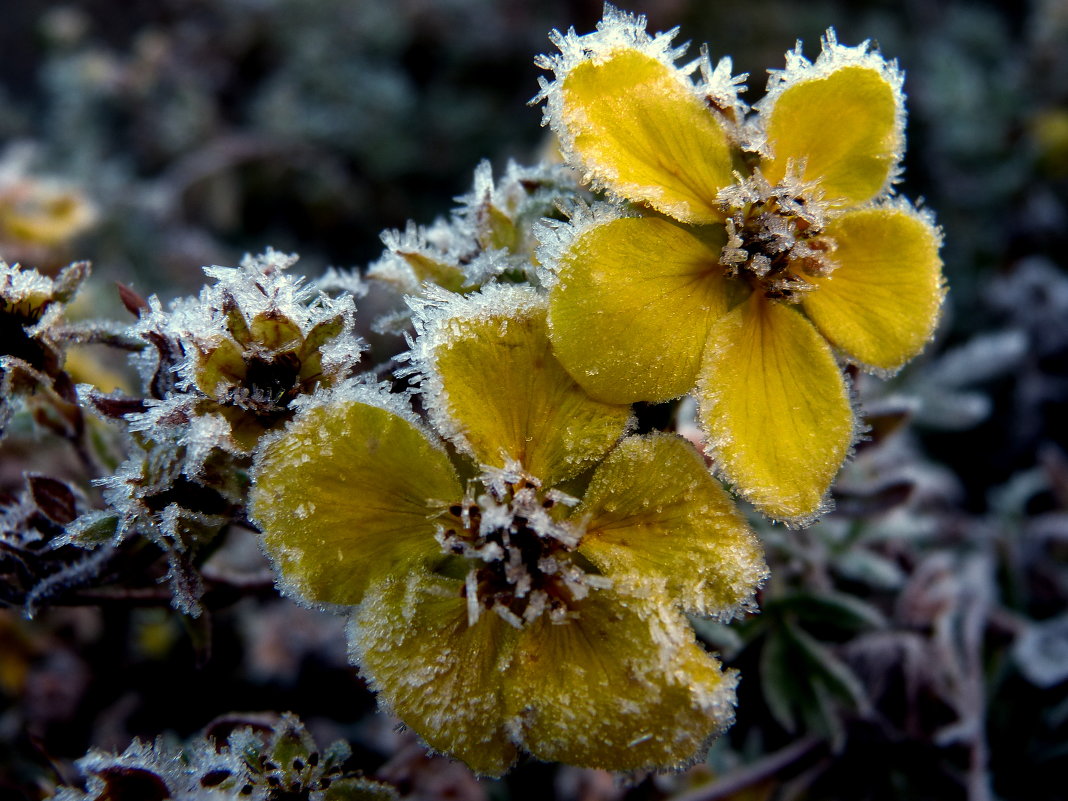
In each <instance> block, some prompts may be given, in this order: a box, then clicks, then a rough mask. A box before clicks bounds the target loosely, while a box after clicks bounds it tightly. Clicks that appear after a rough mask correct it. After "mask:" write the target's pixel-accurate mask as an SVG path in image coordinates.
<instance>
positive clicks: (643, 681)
mask: <svg viewBox="0 0 1068 801" xmlns="http://www.w3.org/2000/svg"><path fill="white" fill-rule="evenodd" d="M412 305H413V308H414V309H415V312H414V315H415V321H416V331H417V336H416V338H415V340H414V342H413V345H412V351H411V353H410V354H409V356H408V358H409V360H410V362H411V365H410V367H411V375H412V377H413V378H416V379H417V380H418V381H419V389H420V400H421V402H422V405H423V407H424V408H425V409H426V410H427V412H428V416H429V418H430V420H431V422H432V424H433V426H434V428H433V430H430V429H427V428H425V427H424V426H423V425H422V424H421V423H420V422H419V420H418V418H416V417H415V416H414V415H413V414H412V413H411V411H409V410H408V409H406V408H405V406H404V403H403V400H402V399H401V398H399V397H398V396H397V395H395V394H394V395H389V394H386V393H385V392H384V391H383V390H382V389H381V388H378V387H374V386H370V385H367V384H350V385H341V386H339V387H337V388H336V389H335V390H333V391H331V392H330V393H323V394H321V395H319V396H318V397H316V398H315V399H312V400H311V401H310V402H308V403H307V404H304V405H303V407H302V408H301V410H300V412H299V413H298V415H297V417H296V418H295V419H294V420H293V421H292V422H291V423H290V424H289V425H288V426H287V427H286V428H285V429H284V430H283V431H280V432H279V433H277V434H273V435H270V436H269V437H268V438H267V439H265V440H264V442H263V443H262V444H261V446H260V448H259V450H258V452H257V455H256V463H255V467H254V479H255V480H254V484H253V487H252V491H251V499H250V500H251V503H250V509H251V513H252V516H253V518H254V519H255V521H256V522H257V524H258V525H259V527H260V529H261V531H262V532H263V536H264V541H265V543H266V547H267V551H268V553H269V555H270V556H271V558H272V560H273V561H274V564H275V567H276V569H277V571H278V577H279V581H280V583H281V585H282V586H283V587H284V588H285V590H286V591H287V592H289V593H291V594H292V595H294V596H295V597H297V598H299V599H303V600H304V601H306V602H310V603H313V604H319V605H326V606H328V607H331V608H335V609H341V610H345V609H347V608H351V610H352V611H351V615H352V617H351V622H350V626H349V637H350V642H351V646H352V656H353V660H354V661H355V663H356V664H357V665H358V666H359V668H360V670H361V672H362V673H363V674H364V675H365V676H366V677H367V679H368V681H369V682H370V684H371V686H372V687H373V688H374V689H375V690H376V691H377V692H378V693H379V699H380V702H381V704H382V705H383V706H384V707H386V708H387V709H391V710H392V711H394V712H395V713H396V714H397V715H398V716H399V717H400V718H401V719H402V720H403V721H404V722H405V723H406V724H407V725H408V726H410V727H411V728H412V729H414V730H415V731H416V732H417V733H418V734H420V735H421V736H422V737H423V738H424V740H425V741H426V742H427V743H428V744H429V745H430V746H431V747H432V748H434V749H436V750H439V751H443V752H445V753H449V754H452V755H455V756H458V757H460V758H461V759H463V760H464V761H465V762H467V763H468V764H469V765H470V766H471V767H472V768H473V769H474V770H475V771H477V772H479V773H482V774H487V775H500V774H501V773H503V772H505V771H506V770H507V769H508V768H509V767H510V766H511V764H512V763H513V762H514V761H515V759H516V758H517V756H518V755H519V754H520V753H521V752H524V751H525V752H529V753H531V754H533V755H534V756H536V757H539V758H541V759H548V760H561V761H566V762H570V763H573V764H579V765H588V766H594V767H603V768H608V769H612V770H639V769H643V768H671V767H679V766H681V765H683V764H686V763H687V762H689V761H691V760H693V759H696V758H698V757H699V756H700V755H701V754H702V753H703V747H704V745H705V744H706V742H707V741H708V739H709V738H710V737H712V736H714V735H715V734H716V733H718V732H720V731H722V730H723V728H725V727H726V726H727V725H729V723H730V721H731V720H732V718H733V703H734V685H735V682H736V677H735V675H734V673H733V672H731V671H723V670H721V668H720V666H719V664H718V662H717V661H716V660H715V659H714V658H713V657H712V656H711V655H709V654H707V653H706V652H705V651H704V650H703V649H702V648H701V647H700V646H699V645H698V644H697V643H696V642H695V639H694V633H693V631H692V630H691V628H690V626H689V624H688V623H687V621H686V618H685V617H684V616H683V613H684V612H689V613H696V614H702V615H710V616H713V617H716V618H719V619H723V620H727V619H730V618H731V617H733V616H734V615H736V614H739V613H741V612H744V611H745V610H746V609H747V608H748V607H749V605H750V604H751V598H752V594H753V592H754V590H755V588H756V587H757V586H758V585H759V584H760V582H761V581H762V580H763V578H764V575H765V567H764V563H763V559H762V556H761V552H760V548H759V545H758V543H757V541H756V538H755V537H754V536H753V534H752V532H751V531H750V530H749V528H748V527H747V526H746V524H745V522H744V521H743V519H742V518H741V517H740V515H739V514H738V512H737V511H736V510H735V509H734V508H733V506H732V504H731V502H730V500H729V498H728V497H727V496H726V494H725V493H724V492H723V490H722V488H721V487H720V486H719V485H718V484H717V483H716V482H715V481H714V480H713V479H712V477H711V476H710V475H709V473H708V471H707V469H706V467H705V464H704V462H703V460H702V459H701V457H700V456H699V455H698V454H697V452H696V451H695V450H694V449H693V448H692V446H690V445H689V444H688V443H687V442H685V441H684V440H683V439H682V438H681V437H677V436H675V435H671V434H650V435H647V436H626V432H627V429H628V426H629V425H630V410H629V407H627V406H621V405H614V404H605V403H602V402H598V401H596V400H594V399H592V398H590V397H589V396H588V395H587V394H586V393H585V392H584V391H583V390H582V389H581V388H580V387H579V386H578V384H576V383H575V382H574V381H573V380H572V379H571V378H570V377H569V376H568V375H567V373H566V372H565V371H564V370H563V368H562V367H561V366H560V365H559V363H558V362H557V361H556V360H555V358H554V357H553V355H552V351H551V348H550V345H549V341H548V337H547V328H546V299H545V296H544V295H543V294H542V293H540V292H539V291H538V290H536V289H534V288H531V287H504V286H498V285H488V286H486V287H484V288H483V289H482V290H481V291H479V292H476V293H472V294H469V295H467V296H461V295H454V294H451V293H447V292H444V291H441V290H438V291H436V292H431V293H429V295H428V296H427V297H425V298H422V299H413V300H412ZM440 438H444V441H445V442H444V443H443V442H442V440H441V439H440ZM445 443H447V444H448V446H451V447H452V448H454V449H455V450H456V451H458V452H459V454H460V455H461V458H459V459H456V458H453V457H451V456H450V455H449V450H448V449H447V447H446V445H445ZM461 476H467V477H468V478H466V479H462V478H461ZM547 668H551V669H547Z"/></svg>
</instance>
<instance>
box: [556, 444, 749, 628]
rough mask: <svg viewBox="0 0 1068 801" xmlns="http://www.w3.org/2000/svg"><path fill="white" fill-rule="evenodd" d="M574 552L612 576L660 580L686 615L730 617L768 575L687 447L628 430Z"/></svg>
mask: <svg viewBox="0 0 1068 801" xmlns="http://www.w3.org/2000/svg"><path fill="white" fill-rule="evenodd" d="M575 514H576V515H578V516H583V515H589V521H588V523H587V524H586V534H585V535H584V536H583V538H582V544H581V546H580V548H579V550H580V551H581V552H582V554H583V555H584V556H586V557H587V558H588V559H589V560H590V561H591V562H593V563H594V564H595V565H597V567H598V568H599V569H600V570H601V572H602V573H604V574H605V575H606V576H608V577H609V578H611V579H612V580H613V581H617V582H619V581H623V582H627V583H630V584H633V583H635V582H640V581H641V580H643V579H645V578H648V577H655V578H658V579H662V580H663V581H664V582H665V585H666V586H667V590H668V594H669V595H670V597H671V600H672V602H673V603H677V604H679V605H680V606H682V607H683V609H684V610H685V611H687V612H694V613H697V614H702V615H720V616H723V617H730V616H731V615H732V613H733V612H735V611H737V609H738V608H739V607H740V606H741V605H743V604H745V603H746V602H747V601H749V599H750V598H752V595H753V592H754V590H755V589H756V587H757V585H758V584H759V583H760V582H761V581H762V580H763V579H764V577H765V576H766V574H767V568H766V567H765V565H764V558H763V555H762V551H761V548H760V543H759V542H758V541H757V538H756V536H755V535H754V534H753V532H752V531H751V530H750V529H749V527H748V526H747V525H746V523H745V520H744V519H743V518H742V516H741V515H740V514H739V513H738V511H737V509H735V508H734V504H733V503H732V502H731V500H730V499H729V498H728V497H727V494H726V493H725V492H724V491H723V488H722V487H720V485H719V483H718V482H717V481H716V480H715V479H714V478H712V476H711V475H710V474H709V472H708V469H707V468H706V467H705V462H704V459H702V458H701V456H700V455H699V454H698V453H697V451H695V450H694V448H693V446H692V445H690V444H689V443H688V442H686V441H685V440H683V439H682V438H681V437H677V436H674V435H671V434H654V435H651V436H649V437H628V438H626V439H625V440H623V441H622V442H620V443H619V445H618V446H617V447H616V448H615V449H614V450H613V451H612V453H611V454H609V456H608V458H607V459H605V461H604V462H603V463H601V465H600V466H599V467H598V468H597V472H596V473H594V475H593V479H592V480H591V482H590V486H589V489H587V490H586V494H585V497H584V498H583V501H582V504H581V506H579V508H578V509H577V510H576V512H575Z"/></svg>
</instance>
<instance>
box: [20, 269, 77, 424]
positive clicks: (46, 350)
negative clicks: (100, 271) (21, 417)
mask: <svg viewBox="0 0 1068 801" xmlns="http://www.w3.org/2000/svg"><path fill="white" fill-rule="evenodd" d="M88 275H89V264H88V263H87V262H76V263H74V264H71V265H70V266H69V267H67V268H66V269H64V270H63V271H62V272H61V273H60V274H59V276H58V277H57V278H49V277H48V276H46V275H41V274H40V273H38V272H37V271H36V270H32V269H25V270H24V269H22V268H21V267H20V266H19V265H17V264H15V265H9V264H7V262H4V261H0V381H2V384H0V431H2V430H3V428H4V427H5V426H6V422H7V420H8V419H9V418H10V416H11V413H12V411H13V409H12V407H11V405H10V404H11V401H12V400H13V399H14V398H15V397H22V398H24V399H26V400H27V401H28V402H29V403H31V404H32V407H33V411H34V417H35V419H36V420H37V421H38V422H39V423H41V424H43V425H45V426H46V427H48V428H50V429H52V430H54V431H55V432H56V433H58V434H60V435H64V436H71V435H74V434H76V433H78V432H79V431H80V430H81V427H82V417H81V412H80V410H79V409H78V405H77V397H76V394H75V392H74V385H73V383H72V382H71V380H70V377H69V376H68V375H67V374H66V373H65V372H64V371H63V360H64V343H63V341H62V339H61V337H60V336H59V335H58V333H57V330H56V328H57V325H56V324H57V323H58V321H59V320H60V318H61V317H62V314H63V308H64V305H65V304H66V303H67V302H68V301H69V300H70V299H71V298H72V297H73V296H74V294H75V293H76V292H77V290H78V287H79V286H81V284H82V282H83V281H84V280H85V279H86V277H87V276H88Z"/></svg>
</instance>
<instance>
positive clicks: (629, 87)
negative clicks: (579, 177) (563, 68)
mask: <svg viewBox="0 0 1068 801" xmlns="http://www.w3.org/2000/svg"><path fill="white" fill-rule="evenodd" d="M560 103H561V105H560V118H561V124H560V125H558V126H557V127H558V128H559V129H560V130H558V133H560V134H561V138H562V139H563V141H564V146H565V148H566V149H568V150H569V151H571V152H572V153H573V154H574V156H575V157H577V159H578V160H579V162H580V163H581V166H582V167H583V168H585V169H586V170H587V171H588V172H589V174H590V175H591V176H592V177H593V179H594V180H595V181H596V182H598V183H599V184H602V185H604V186H605V187H607V188H608V189H610V190H611V191H612V192H614V193H616V194H617V195H620V196H621V197H623V198H625V199H627V200H630V201H633V202H637V203H648V204H649V205H650V206H652V207H653V208H655V209H656V210H658V211H661V212H663V213H664V214H668V215H670V216H672V217H674V218H676V219H678V220H682V221H683V222H688V223H709V222H714V221H719V220H722V219H723V215H722V213H720V211H719V210H718V208H717V207H716V203H715V199H716V193H717V192H718V191H719V190H720V189H721V188H723V187H724V186H726V185H728V184H730V183H731V182H732V180H733V177H732V175H733V169H734V165H733V163H732V158H733V156H732V153H731V148H730V140H729V139H728V137H727V134H726V133H725V132H724V130H723V127H722V126H721V125H720V123H719V122H718V120H717V119H716V117H715V116H714V115H713V113H712V112H711V111H710V110H709V109H708V107H707V106H705V104H704V103H703V102H702V101H701V100H700V99H699V98H698V97H697V95H696V93H695V92H694V91H693V87H692V86H691V85H690V82H689V80H688V79H687V78H686V77H685V76H684V75H683V74H682V73H680V72H679V71H678V70H677V69H675V68H673V67H669V66H668V65H667V64H665V63H664V62H663V61H661V60H660V59H658V58H656V57H654V56H653V55H650V54H648V53H643V52H642V51H641V50H637V49H632V48H627V47H620V48H618V49H617V50H615V51H614V52H612V53H610V54H608V55H606V56H604V57H602V58H598V59H595V60H591V59H587V60H584V61H580V62H579V63H577V64H575V65H574V66H573V67H572V68H571V69H570V70H569V71H568V72H567V74H566V75H565V76H564V77H563V78H562V81H561V95H560Z"/></svg>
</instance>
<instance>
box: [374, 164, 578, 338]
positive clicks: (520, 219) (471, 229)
mask: <svg viewBox="0 0 1068 801" xmlns="http://www.w3.org/2000/svg"><path fill="white" fill-rule="evenodd" d="M580 193H581V190H580V188H579V185H578V182H577V180H576V178H575V175H574V173H573V172H572V171H571V170H569V169H568V168H566V167H564V166H562V165H558V164H557V165H539V166H537V167H520V166H519V165H517V164H515V163H514V162H509V163H508V167H507V169H506V170H505V173H504V175H503V176H502V177H501V178H500V179H498V180H497V181H494V179H493V169H492V167H491V166H490V163H489V162H488V161H483V162H482V163H481V164H479V165H478V168H477V169H476V170H475V178H474V183H473V186H472V188H471V191H470V192H468V193H467V194H465V195H462V196H460V197H459V198H457V201H458V203H459V205H458V206H457V207H456V208H455V209H454V210H453V212H452V215H451V217H450V218H449V219H448V220H444V219H439V220H437V221H435V222H434V224H433V225H430V226H428V227H424V226H418V225H415V224H414V223H411V222H409V223H408V226H407V227H406V228H405V229H404V230H403V231H398V230H390V231H386V232H385V233H383V234H382V242H383V243H384V244H385V246H386V250H385V252H384V253H383V254H382V257H381V258H380V259H379V260H378V261H376V262H375V263H374V264H372V265H371V266H370V268H369V269H368V272H367V276H368V278H371V279H372V280H374V281H378V282H381V283H383V284H386V285H388V286H391V287H393V288H394V289H395V290H397V291H399V292H403V293H406V294H409V295H419V294H422V287H423V286H424V285H426V284H431V285H434V286H438V287H442V288H444V289H447V290H449V291H450V292H462V293H467V292H471V291H474V290H476V289H478V288H479V287H481V286H482V285H483V284H485V283H487V282H488V281H491V280H499V281H503V282H508V283H524V282H529V283H536V282H537V266H538V262H537V259H536V258H535V255H534V249H535V246H536V242H535V239H534V234H533V226H534V223H536V222H537V221H538V220H540V219H542V218H543V217H553V216H557V215H558V214H559V209H561V208H564V207H567V206H570V205H572V204H574V203H575V202H576V200H577V199H578V198H579V197H580ZM402 317H403V318H404V321H405V322H406V320H407V315H406V314H404V315H402ZM380 325H381V324H380Z"/></svg>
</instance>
